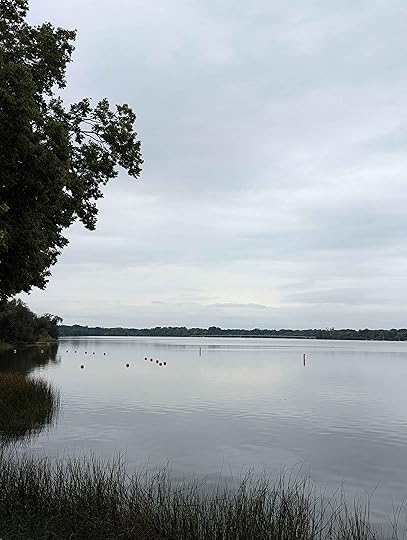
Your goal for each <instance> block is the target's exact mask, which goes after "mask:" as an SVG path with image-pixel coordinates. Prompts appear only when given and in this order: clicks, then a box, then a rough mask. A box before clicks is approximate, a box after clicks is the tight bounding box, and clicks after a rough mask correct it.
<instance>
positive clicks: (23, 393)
mask: <svg viewBox="0 0 407 540" xmlns="http://www.w3.org/2000/svg"><path fill="white" fill-rule="evenodd" d="M59 402H60V399H59V394H58V392H56V391H55V389H54V388H53V387H52V386H51V385H50V384H49V383H48V382H47V381H44V380H41V379H33V378H31V377H26V376H25V375H23V374H20V373H0V440H2V441H3V442H4V441H14V440H16V439H21V438H25V437H30V436H32V435H33V433H35V432H36V431H38V430H40V429H42V428H44V427H45V426H47V425H51V424H52V422H53V420H54V418H55V416H56V414H57V412H58V409H59Z"/></svg>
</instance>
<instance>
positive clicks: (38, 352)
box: [0, 343, 60, 375]
mask: <svg viewBox="0 0 407 540" xmlns="http://www.w3.org/2000/svg"><path fill="white" fill-rule="evenodd" d="M59 362H60V358H59V356H58V344H57V343H50V344H41V345H40V346H37V345H32V346H28V347H21V348H19V349H16V352H14V350H13V349H10V350H7V351H2V352H0V372H2V373H21V374H24V375H28V374H29V373H31V372H32V371H34V370H35V369H38V368H41V367H46V366H47V365H48V364H50V363H51V364H58V363H59Z"/></svg>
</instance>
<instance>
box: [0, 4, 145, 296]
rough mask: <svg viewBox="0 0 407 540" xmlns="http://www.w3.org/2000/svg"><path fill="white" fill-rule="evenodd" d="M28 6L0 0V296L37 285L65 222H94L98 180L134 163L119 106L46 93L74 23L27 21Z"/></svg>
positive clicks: (127, 123) (59, 81) (58, 73)
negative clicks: (64, 26)
mask: <svg viewBox="0 0 407 540" xmlns="http://www.w3.org/2000/svg"><path fill="white" fill-rule="evenodd" d="M27 11H28V0H0V300H4V299H6V298H10V297H12V296H14V295H15V294H17V293H19V292H21V291H25V292H29V291H30V290H31V289H32V287H39V288H44V287H45V285H46V283H47V281H48V277H49V275H50V270H49V268H50V267H51V266H52V265H53V264H55V262H56V260H57V258H58V256H59V254H60V253H61V251H62V249H63V248H64V246H66V244H67V243H68V240H67V239H66V238H65V236H64V235H63V231H64V229H66V228H67V227H69V226H70V225H72V223H73V222H74V221H76V220H78V219H79V220H80V221H81V222H82V223H83V224H84V225H85V227H86V228H88V229H94V228H95V224H96V218H97V208H96V201H97V200H98V199H99V198H100V197H102V196H103V195H102V191H101V186H103V185H105V184H106V183H107V182H108V181H109V180H110V179H112V178H114V177H115V176H117V174H118V171H117V166H121V167H123V168H124V169H125V170H126V171H127V172H128V174H129V175H131V176H133V177H138V176H139V174H140V171H141V169H140V167H141V164H142V159H141V153H140V142H139V141H138V140H137V135H136V133H135V132H134V129H133V125H134V122H135V119H136V116H135V114H134V113H133V111H132V110H131V108H130V107H129V106H128V105H126V104H124V105H117V106H116V107H115V108H114V109H111V108H110V106H109V102H108V101H107V99H103V100H102V101H100V102H99V103H98V104H97V105H96V106H95V107H92V106H91V102H90V100H89V99H87V98H85V99H83V100H81V101H79V102H78V103H73V104H71V105H69V106H68V107H65V106H64V104H63V102H62V100H61V99H60V97H58V95H56V93H55V92H56V91H58V90H59V89H61V88H63V87H64V86H65V71H66V67H67V64H68V63H69V62H70V61H71V55H72V52H73V50H74V47H73V41H74V39H75V31H70V30H64V29H62V28H54V27H53V26H52V25H51V24H50V23H45V24H42V25H40V26H35V27H33V26H30V25H29V24H27V22H26V20H25V18H26V15H27Z"/></svg>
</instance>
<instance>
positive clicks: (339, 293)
mask: <svg viewBox="0 0 407 540" xmlns="http://www.w3.org/2000/svg"><path fill="white" fill-rule="evenodd" d="M44 20H47V21H51V22H52V23H53V24H55V25H56V26H62V27H66V28H76V29H77V30H78V38H77V42H76V50H75V53H74V55H73V63H72V64H71V65H70V67H69V71H68V77H67V79H68V89H67V91H66V93H65V98H66V99H67V100H68V101H69V100H77V99H80V98H82V97H84V96H91V97H93V98H94V99H95V100H97V99H100V98H102V97H105V96H107V97H108V98H109V99H110V100H111V102H113V103H121V102H127V103H129V104H130V105H131V106H132V107H133V109H134V110H135V111H136V113H137V116H138V118H137V123H136V130H137V132H138V134H139V136H140V139H141V141H142V148H143V157H144V159H145V164H144V166H143V173H142V176H141V179H140V180H138V181H136V180H134V179H129V178H127V177H126V175H125V174H124V173H122V174H120V176H119V178H118V179H116V180H114V181H113V182H112V183H111V184H110V185H109V186H108V187H107V188H106V189H105V198H104V199H103V200H101V201H100V204H99V208H100V212H99V222H98V226H97V230H96V231H94V232H89V231H86V230H85V229H84V228H83V227H82V226H80V225H75V226H74V227H72V229H70V231H69V232H68V237H69V240H70V244H69V246H68V247H67V248H66V249H65V251H64V252H63V255H62V256H61V257H60V260H59V262H58V264H57V265H56V266H55V267H54V268H53V270H52V278H51V280H50V282H49V285H48V287H47V289H46V290H45V291H39V290H35V291H34V292H33V293H32V294H31V295H30V296H28V297H27V296H24V297H23V298H24V300H28V302H29V304H30V306H31V307H32V309H34V310H35V311H37V312H52V313H56V314H59V315H61V316H62V317H63V318H64V321H65V323H66V324H72V323H79V324H89V325H102V326H103V325H104V326H132V327H142V326H156V325H160V326H164V325H185V326H208V325H219V326H222V327H247V328H252V327H268V328H282V327H291V328H310V327H335V328H340V327H354V328H363V327H366V326H368V327H384V328H390V327H406V326H407V287H406V276H407V190H406V185H407V177H406V173H407V127H406V126H407V123H406V121H407V107H406V102H407V42H406V27H407V5H406V3H405V0H365V1H364V0H333V1H330V2H328V1H326V0H319V1H316V0H291V1H290V2H287V1H286V0H252V1H251V2H247V1H241V0H233V1H231V0H171V1H169V0H116V1H113V0H69V1H67V0H60V1H58V2H55V0H32V1H31V14H30V21H31V22H34V23H39V22H43V21H44Z"/></svg>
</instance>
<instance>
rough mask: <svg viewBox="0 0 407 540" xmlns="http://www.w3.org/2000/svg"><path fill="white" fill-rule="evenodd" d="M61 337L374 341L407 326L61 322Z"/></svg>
mask: <svg viewBox="0 0 407 540" xmlns="http://www.w3.org/2000/svg"><path fill="white" fill-rule="evenodd" d="M59 334H60V335H61V336H169V337H254V338H255V337H266V338H267V337H268V338H302V339H357V340H375V341H407V329H405V328H400V329H395V328H393V329H391V330H383V329H382V330H370V329H368V328H365V329H363V330H352V329H342V330H335V329H334V328H327V329H324V330H321V329H318V328H314V329H307V330H289V329H280V330H274V329H261V328H254V329H252V330H245V329H242V328H229V329H222V328H219V327H218V326H210V327H209V328H186V327H185V326H156V327H155V328H121V327H119V328H103V327H100V326H96V327H91V326H80V325H78V324H74V325H73V326H67V325H61V326H60V327H59Z"/></svg>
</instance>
